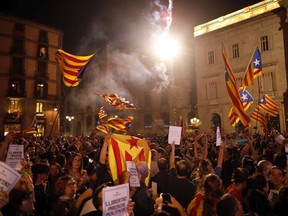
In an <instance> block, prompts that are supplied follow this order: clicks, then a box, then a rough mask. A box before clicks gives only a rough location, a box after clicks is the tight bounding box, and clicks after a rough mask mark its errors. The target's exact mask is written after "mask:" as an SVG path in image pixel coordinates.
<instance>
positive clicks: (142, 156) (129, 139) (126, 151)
mask: <svg viewBox="0 0 288 216" xmlns="http://www.w3.org/2000/svg"><path fill="white" fill-rule="evenodd" d="M108 151H109V155H108V161H109V165H110V170H111V174H112V178H113V180H114V182H115V184H121V183H123V180H124V172H125V171H126V161H133V162H134V163H135V164H137V163H138V162H139V161H145V162H146V163H147V165H148V168H149V169H150V163H151V151H150V147H149V144H148V142H147V140H144V139H140V138H138V137H134V136H127V135H120V134H112V136H111V138H110V140H109V146H108ZM146 180H147V182H146V183H148V181H149V177H148V178H147V179H146Z"/></svg>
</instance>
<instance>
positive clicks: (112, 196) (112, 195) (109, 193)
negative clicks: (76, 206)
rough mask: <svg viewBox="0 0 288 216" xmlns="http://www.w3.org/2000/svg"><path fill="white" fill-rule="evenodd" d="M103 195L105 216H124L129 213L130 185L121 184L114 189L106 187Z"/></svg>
mask: <svg viewBox="0 0 288 216" xmlns="http://www.w3.org/2000/svg"><path fill="white" fill-rule="evenodd" d="M102 192H103V193H102V194H103V197H102V199H103V203H102V205H103V214H102V215H104V216H112V215H113V216H123V215H125V213H126V212H127V206H128V201H129V198H130V197H129V185H128V184H121V185H117V186H113V187H106V188H103V190H102Z"/></svg>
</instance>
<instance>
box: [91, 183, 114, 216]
mask: <svg viewBox="0 0 288 216" xmlns="http://www.w3.org/2000/svg"><path fill="white" fill-rule="evenodd" d="M109 186H110V183H103V184H101V185H100V186H98V187H97V188H96V190H95V191H94V193H93V195H92V202H93V205H94V207H95V208H96V209H97V210H98V211H100V212H103V206H102V201H103V200H102V195H103V194H102V190H103V189H104V188H106V187H109Z"/></svg>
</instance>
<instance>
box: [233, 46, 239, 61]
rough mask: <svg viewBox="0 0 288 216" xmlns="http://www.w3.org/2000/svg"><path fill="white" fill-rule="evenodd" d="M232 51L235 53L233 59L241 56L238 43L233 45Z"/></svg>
mask: <svg viewBox="0 0 288 216" xmlns="http://www.w3.org/2000/svg"><path fill="white" fill-rule="evenodd" d="M232 53H233V59H235V58H239V46H238V44H233V45H232Z"/></svg>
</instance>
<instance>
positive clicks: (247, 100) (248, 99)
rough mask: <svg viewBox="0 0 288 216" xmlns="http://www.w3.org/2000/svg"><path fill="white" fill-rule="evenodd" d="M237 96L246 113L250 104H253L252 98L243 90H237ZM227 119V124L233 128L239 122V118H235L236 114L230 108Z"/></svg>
mask: <svg viewBox="0 0 288 216" xmlns="http://www.w3.org/2000/svg"><path fill="white" fill-rule="evenodd" d="M239 94H240V97H241V101H242V105H243V109H244V111H246V110H247V109H249V107H250V106H251V105H252V103H253V102H254V98H253V97H252V95H251V94H250V93H249V92H248V91H247V90H246V89H243V88H240V89H239ZM228 118H229V122H230V124H231V125H232V126H233V127H235V125H236V124H237V123H238V122H239V120H240V118H239V117H238V116H237V114H236V113H235V112H234V108H233V107H232V108H231V109H230V112H229V114H228Z"/></svg>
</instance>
